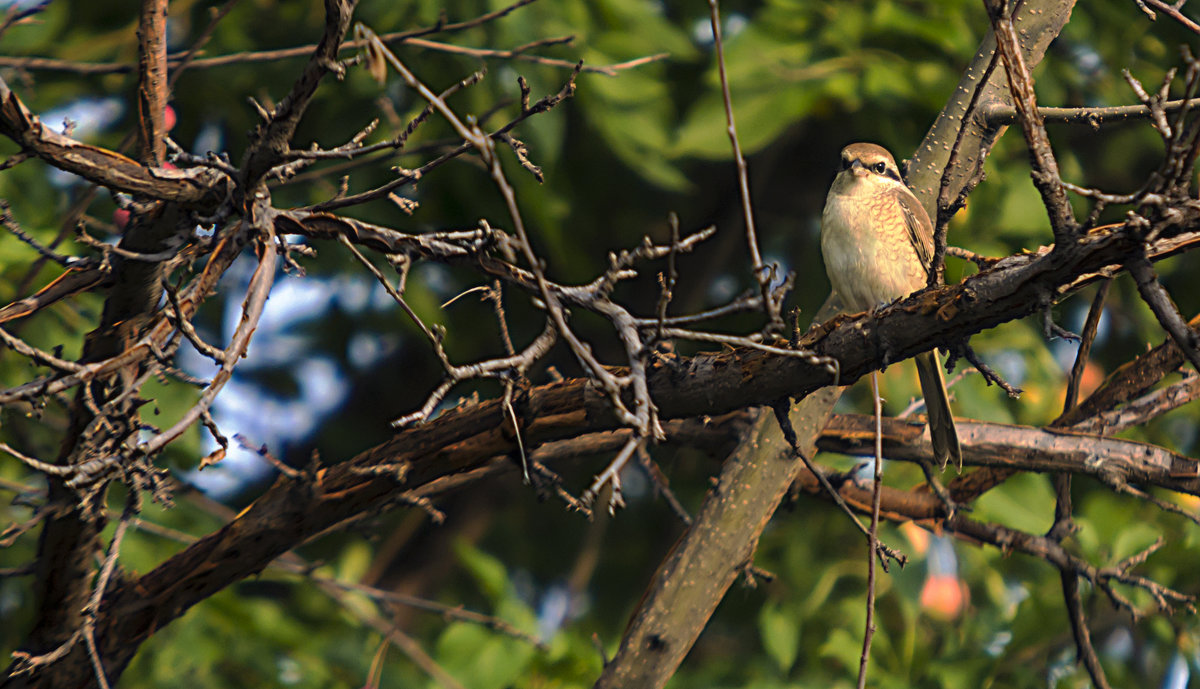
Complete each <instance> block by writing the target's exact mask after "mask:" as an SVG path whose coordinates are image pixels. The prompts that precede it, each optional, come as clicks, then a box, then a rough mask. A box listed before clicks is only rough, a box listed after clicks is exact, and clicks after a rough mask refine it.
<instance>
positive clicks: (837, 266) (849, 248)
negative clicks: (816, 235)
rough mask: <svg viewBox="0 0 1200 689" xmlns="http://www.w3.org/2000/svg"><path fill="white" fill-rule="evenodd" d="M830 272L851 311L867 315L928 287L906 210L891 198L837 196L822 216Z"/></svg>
mask: <svg viewBox="0 0 1200 689" xmlns="http://www.w3.org/2000/svg"><path fill="white" fill-rule="evenodd" d="M821 253H822V255H823V257H824V259H825V273H826V274H827V275H828V276H829V281H830V282H831V283H832V284H833V289H834V290H835V291H837V293H838V294H839V295H841V297H842V301H843V302H844V303H845V305H846V307H847V308H849V309H851V310H853V311H866V310H868V309H871V308H874V307H876V306H879V305H881V304H886V303H889V302H892V301H894V300H896V299H899V298H900V297H904V296H907V295H909V294H911V293H913V292H915V291H916V290H918V289H920V288H921V287H923V286H924V284H925V269H924V268H923V267H922V265H921V261H920V258H918V256H917V252H916V250H915V249H914V248H913V245H912V240H911V239H910V237H909V233H908V229H907V225H906V224H905V220H904V214H903V209H902V208H901V207H900V205H899V203H897V202H896V200H895V199H894V198H892V196H891V195H889V194H878V195H854V196H848V195H844V194H836V193H833V192H831V193H830V194H829V197H828V198H827V199H826V201H825V210H824V212H823V213H822V216H821Z"/></svg>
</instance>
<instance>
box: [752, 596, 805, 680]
mask: <svg viewBox="0 0 1200 689" xmlns="http://www.w3.org/2000/svg"><path fill="white" fill-rule="evenodd" d="M758 633H759V634H760V635H762V642H763V648H764V649H766V651H767V655H769V656H771V659H772V660H774V661H775V663H776V664H777V665H779V669H780V670H781V671H783V672H787V671H788V669H789V668H791V667H792V665H793V664H794V663H795V662H796V654H797V653H799V652H800V619H799V617H798V616H797V615H796V613H795V612H791V611H785V610H781V609H780V607H779V606H778V605H774V604H768V605H764V606H763V607H762V610H760V611H759V613H758Z"/></svg>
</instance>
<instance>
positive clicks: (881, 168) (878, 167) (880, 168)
mask: <svg viewBox="0 0 1200 689" xmlns="http://www.w3.org/2000/svg"><path fill="white" fill-rule="evenodd" d="M871 169H872V170H874V171H875V172H877V173H879V174H881V175H882V174H883V173H885V172H887V163H885V162H883V161H879V162H878V163H875V164H874V165H872V166H871Z"/></svg>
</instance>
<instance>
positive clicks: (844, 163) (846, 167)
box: [841, 158, 850, 170]
mask: <svg viewBox="0 0 1200 689" xmlns="http://www.w3.org/2000/svg"><path fill="white" fill-rule="evenodd" d="M841 169H843V170H849V169H850V159H849V158H842V167H841Z"/></svg>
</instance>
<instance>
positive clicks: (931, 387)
mask: <svg viewBox="0 0 1200 689" xmlns="http://www.w3.org/2000/svg"><path fill="white" fill-rule="evenodd" d="M914 359H915V361H916V362H917V376H918V377H919V378H920V379H921V394H923V395H924V396H925V409H926V410H927V411H928V414H929V438H930V441H931V442H932V443H933V458H934V459H935V460H936V461H937V462H938V464H940V465H941V467H942V468H943V469H945V468H946V463H947V462H949V461H950V460H951V459H953V460H954V465H955V466H956V467H957V468H958V470H959V472H960V473H961V472H962V448H961V447H959V444H958V431H957V430H956V429H955V428H954V416H953V415H951V413H950V397H949V396H948V395H947V393H946V378H945V377H944V376H943V375H942V367H941V365H940V364H939V362H938V352H937V350H936V349H935V350H933V351H931V352H926V353H924V354H920V355H917V356H916V357H914Z"/></svg>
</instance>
